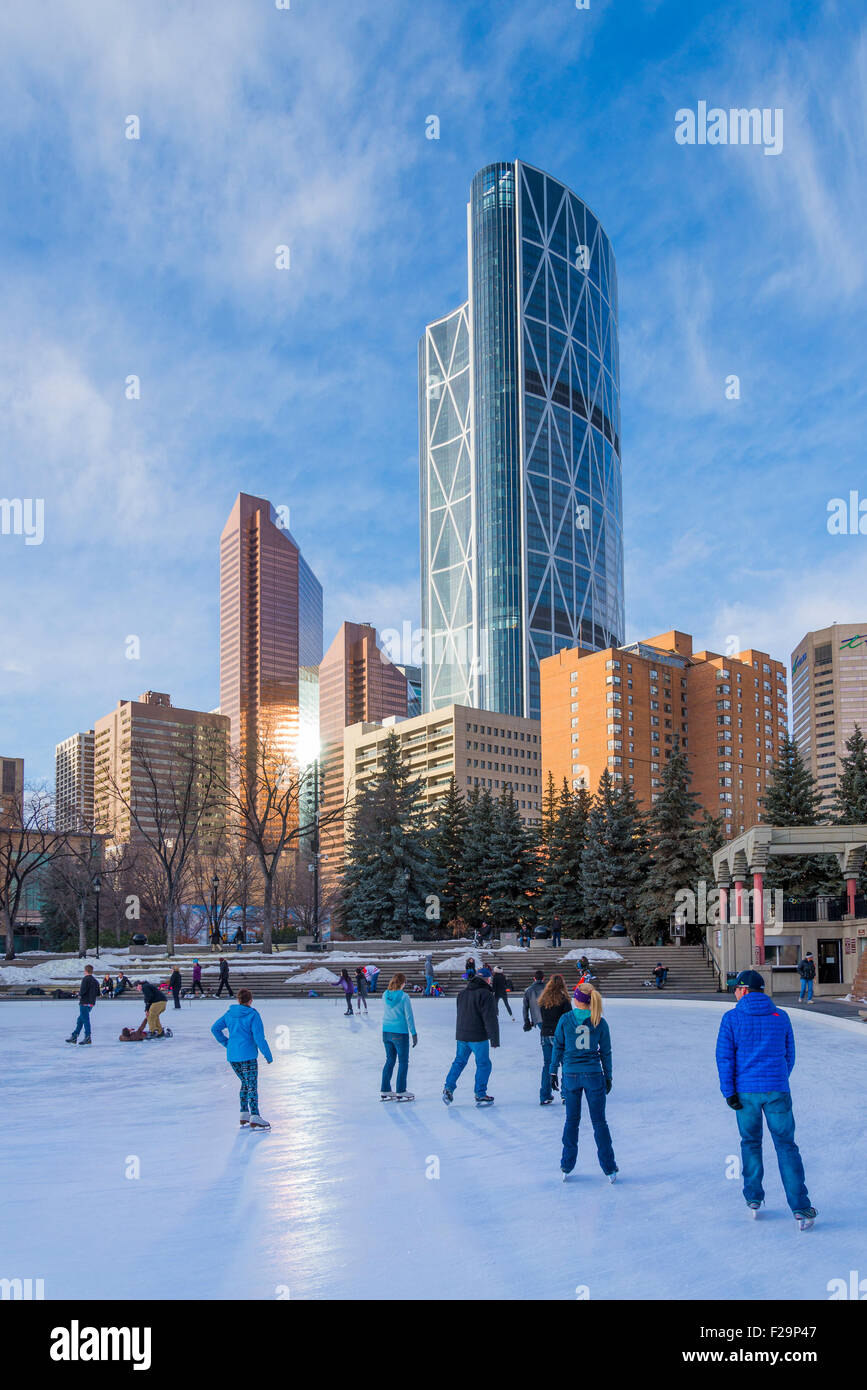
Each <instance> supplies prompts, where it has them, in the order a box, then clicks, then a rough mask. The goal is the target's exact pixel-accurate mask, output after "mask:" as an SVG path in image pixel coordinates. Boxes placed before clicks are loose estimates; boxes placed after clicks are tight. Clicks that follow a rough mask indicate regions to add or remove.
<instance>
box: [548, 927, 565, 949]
mask: <svg viewBox="0 0 867 1390" xmlns="http://www.w3.org/2000/svg"><path fill="white" fill-rule="evenodd" d="M551 945H552V946H562V945H563V937H562V935H561V933H560V932H559V931H558V929H557V928H556V927H555V928H554V930H553V931H552V932H551Z"/></svg>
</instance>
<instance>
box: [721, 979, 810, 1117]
mask: <svg viewBox="0 0 867 1390" xmlns="http://www.w3.org/2000/svg"><path fill="white" fill-rule="evenodd" d="M716 1065H717V1071H718V1072H719V1088H720V1090H721V1091H722V1093H723V1095H724V1096H733V1095H736V1094H737V1093H738V1092H739V1091H788V1089H789V1073H790V1072H791V1070H792V1067H793V1066H794V1065H795V1038H794V1035H793V1033H792V1025H791V1022H790V1021H789V1015H788V1014H787V1013H784V1012H783V1010H782V1009H778V1008H777V1006H776V1004H775V1003H774V1001H773V999H769V998H768V996H767V995H766V994H762V992H761V991H760V990H756V991H755V992H754V993H750V994H745V995H744V996H743V998H742V999H739V1000H738V1002H737V1004H736V1005H735V1007H734V1008H733V1009H729V1011H728V1013H725V1014H723V1016H722V1018H721V1020H720V1025H719V1035H718V1037H717V1040H716Z"/></svg>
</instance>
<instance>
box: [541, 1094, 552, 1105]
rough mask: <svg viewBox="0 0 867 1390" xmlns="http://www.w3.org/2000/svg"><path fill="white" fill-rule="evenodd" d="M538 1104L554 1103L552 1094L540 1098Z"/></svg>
mask: <svg viewBox="0 0 867 1390" xmlns="http://www.w3.org/2000/svg"><path fill="white" fill-rule="evenodd" d="M539 1104H540V1105H553V1104H554V1097H553V1096H549V1097H548V1099H547V1100H540V1101H539Z"/></svg>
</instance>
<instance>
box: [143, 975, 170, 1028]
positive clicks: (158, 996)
mask: <svg viewBox="0 0 867 1390" xmlns="http://www.w3.org/2000/svg"><path fill="white" fill-rule="evenodd" d="M141 992H142V998H143V999H144V1006H145V1013H146V1014H147V1023H148V1029H149V1031H150V1035H151V1037H152V1038H161V1037H163V1025H162V1020H161V1018H160V1014H163V1013H165V1008H166V996H165V995H164V994H163V992H162V990H161V989H158V988H157V986H156V985H152V984H151V982H150V980H142V982H141Z"/></svg>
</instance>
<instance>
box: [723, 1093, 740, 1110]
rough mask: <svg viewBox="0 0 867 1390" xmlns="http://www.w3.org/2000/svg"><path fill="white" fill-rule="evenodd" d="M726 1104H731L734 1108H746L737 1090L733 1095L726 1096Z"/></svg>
mask: <svg viewBox="0 0 867 1390" xmlns="http://www.w3.org/2000/svg"><path fill="white" fill-rule="evenodd" d="M726 1105H730V1106H731V1108H732V1110H743V1108H744V1107H743V1106H742V1105H741V1098H740V1096H739V1095H738V1094H737V1092H735V1094H734V1095H733V1096H726Z"/></svg>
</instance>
